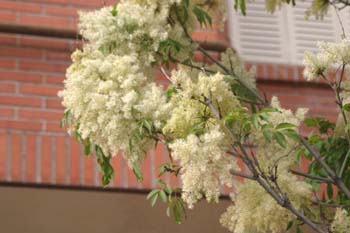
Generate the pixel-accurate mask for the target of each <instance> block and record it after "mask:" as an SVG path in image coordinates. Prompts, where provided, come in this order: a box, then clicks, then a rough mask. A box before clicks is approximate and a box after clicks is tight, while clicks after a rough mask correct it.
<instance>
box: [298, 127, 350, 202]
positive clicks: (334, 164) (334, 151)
mask: <svg viewBox="0 0 350 233" xmlns="http://www.w3.org/2000/svg"><path fill="white" fill-rule="evenodd" d="M319 122H320V121H314V120H309V121H308V124H309V125H311V126H316V127H318V128H319V132H320V134H321V132H322V133H323V134H324V133H325V132H326V131H328V129H327V130H326V128H327V127H325V126H324V125H323V124H319ZM325 124H326V125H331V123H325ZM322 127H323V128H322ZM320 128H322V129H320ZM308 142H309V143H310V144H311V145H312V146H313V147H314V148H315V149H317V150H318V151H319V152H320V154H321V156H322V159H323V160H324V161H325V162H326V163H327V164H328V166H329V167H330V168H331V169H332V170H334V171H335V172H336V174H338V175H339V174H340V172H341V169H342V166H343V161H344V160H345V157H346V155H347V153H348V151H349V142H348V140H347V139H346V138H341V137H335V136H333V135H331V136H328V137H321V136H319V135H311V136H310V137H309V138H308ZM300 153H301V154H303V155H304V156H305V158H306V159H308V160H310V161H311V164H310V165H309V167H308V174H309V175H311V176H317V177H323V178H328V174H327V172H326V171H325V170H324V169H323V168H322V166H321V165H320V164H319V163H318V162H317V161H316V160H314V159H313V156H312V155H311V153H310V152H309V151H308V150H306V149H305V148H303V149H302V150H301V151H300ZM341 178H342V180H343V182H344V183H345V184H350V161H349V160H348V161H347V162H346V164H345V169H344V171H343V174H342V177H341ZM306 181H307V182H308V183H310V184H311V185H312V187H313V189H314V190H315V191H318V190H319V188H320V181H317V180H313V179H306ZM325 192H326V194H327V197H328V198H329V200H327V203H335V202H337V203H338V204H349V200H348V199H347V198H346V197H345V195H344V194H343V193H341V192H339V193H338V194H337V197H336V200H334V197H335V195H334V193H333V189H332V188H331V185H330V184H327V189H326V191H325Z"/></svg>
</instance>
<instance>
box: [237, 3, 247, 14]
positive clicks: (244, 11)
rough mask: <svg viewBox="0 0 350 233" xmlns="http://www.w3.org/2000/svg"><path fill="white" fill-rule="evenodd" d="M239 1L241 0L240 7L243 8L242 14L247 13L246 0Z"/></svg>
mask: <svg viewBox="0 0 350 233" xmlns="http://www.w3.org/2000/svg"><path fill="white" fill-rule="evenodd" d="M238 1H239V8H240V9H241V12H242V15H246V4H245V0H238Z"/></svg>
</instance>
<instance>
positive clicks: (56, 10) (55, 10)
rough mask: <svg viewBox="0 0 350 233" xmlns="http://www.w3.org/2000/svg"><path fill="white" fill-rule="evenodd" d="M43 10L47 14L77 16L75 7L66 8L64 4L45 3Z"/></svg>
mask: <svg viewBox="0 0 350 233" xmlns="http://www.w3.org/2000/svg"><path fill="white" fill-rule="evenodd" d="M45 11H46V14H47V15H57V16H73V17H77V16H78V13H77V8H68V7H64V6H52V5H46V7H45Z"/></svg>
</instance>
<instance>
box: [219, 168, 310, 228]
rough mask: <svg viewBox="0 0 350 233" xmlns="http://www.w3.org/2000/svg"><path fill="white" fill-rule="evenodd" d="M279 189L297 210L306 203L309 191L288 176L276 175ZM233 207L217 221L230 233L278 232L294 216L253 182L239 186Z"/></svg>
mask: <svg viewBox="0 0 350 233" xmlns="http://www.w3.org/2000/svg"><path fill="white" fill-rule="evenodd" d="M278 179H279V180H280V187H281V189H282V190H283V191H284V192H285V193H288V197H289V200H290V201H291V203H292V204H293V205H294V206H295V207H296V208H297V209H299V208H301V206H303V205H305V204H307V200H308V199H309V197H310V194H311V192H310V188H309V185H307V184H306V183H305V182H302V181H298V180H297V178H296V177H294V176H291V175H279V178H278ZM232 199H233V202H234V204H233V205H232V206H230V207H228V209H227V211H226V212H225V213H224V214H223V215H222V216H221V219H220V222H221V224H222V225H223V226H225V227H226V228H228V229H229V230H230V231H231V232H233V233H266V232H269V233H281V232H285V230H286V228H287V225H288V223H289V222H290V221H292V220H295V219H296V217H295V216H294V215H293V214H292V213H291V212H290V211H288V210H287V209H285V208H283V207H281V206H280V205H278V204H277V202H276V201H275V200H274V199H273V198H272V197H271V196H270V195H269V194H268V193H267V192H266V191H265V190H264V189H263V188H262V187H261V186H260V185H259V184H258V183H257V182H255V181H250V180H249V181H246V182H245V183H243V184H240V185H238V187H237V195H235V196H234V197H232Z"/></svg>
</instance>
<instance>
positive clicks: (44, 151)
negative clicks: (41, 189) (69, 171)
mask: <svg viewBox="0 0 350 233" xmlns="http://www.w3.org/2000/svg"><path fill="white" fill-rule="evenodd" d="M51 165H52V164H51V137H50V136H47V135H43V136H41V181H42V182H43V183H50V182H51Z"/></svg>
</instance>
